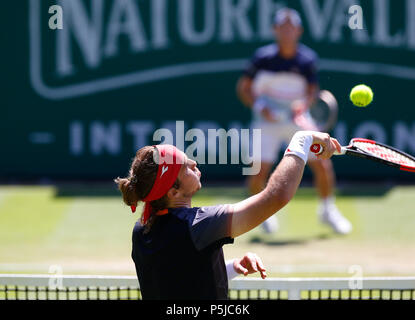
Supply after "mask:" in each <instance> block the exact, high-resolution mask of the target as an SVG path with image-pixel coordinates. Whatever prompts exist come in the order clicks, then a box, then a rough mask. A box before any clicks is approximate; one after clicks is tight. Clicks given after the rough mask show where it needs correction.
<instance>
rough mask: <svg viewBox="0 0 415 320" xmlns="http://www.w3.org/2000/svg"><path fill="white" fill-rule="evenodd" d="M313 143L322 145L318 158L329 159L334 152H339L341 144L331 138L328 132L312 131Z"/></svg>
mask: <svg viewBox="0 0 415 320" xmlns="http://www.w3.org/2000/svg"><path fill="white" fill-rule="evenodd" d="M313 144H320V145H322V146H323V152H322V153H321V154H319V155H317V158H319V159H330V158H331V157H332V156H333V154H334V152H336V151H338V152H341V148H342V147H341V145H340V143H339V142H338V141H337V140H336V139H335V138H331V137H330V135H329V134H328V133H323V132H313Z"/></svg>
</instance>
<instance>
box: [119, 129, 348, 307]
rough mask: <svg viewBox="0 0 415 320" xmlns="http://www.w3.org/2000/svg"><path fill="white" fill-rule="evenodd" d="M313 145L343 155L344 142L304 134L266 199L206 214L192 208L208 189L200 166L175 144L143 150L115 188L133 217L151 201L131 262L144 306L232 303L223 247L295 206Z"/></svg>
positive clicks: (262, 195)
mask: <svg viewBox="0 0 415 320" xmlns="http://www.w3.org/2000/svg"><path fill="white" fill-rule="evenodd" d="M313 143H319V144H321V145H323V147H324V152H323V153H322V154H321V155H320V156H319V157H321V158H322V159H328V158H330V157H331V156H332V155H333V153H334V151H335V150H336V149H337V150H338V151H340V145H339V143H338V142H337V140H335V139H332V138H330V136H329V135H328V134H325V133H319V132H312V131H299V132H297V133H296V134H295V135H294V137H293V138H292V140H291V143H290V145H289V146H288V148H287V151H286V153H285V156H284V157H283V159H282V160H281V162H280V164H279V165H278V167H277V168H276V169H275V171H274V172H273V174H272V175H271V177H270V179H269V181H268V184H267V186H266V188H265V189H264V190H263V191H262V192H260V193H258V194H256V195H254V196H252V197H250V198H248V199H246V200H243V201H241V202H238V203H235V204H225V205H218V206H212V207H200V208H199V207H192V204H191V201H192V196H193V195H194V194H195V193H196V192H197V191H198V190H199V189H200V188H201V183H200V176H201V173H200V171H199V169H198V168H197V164H196V162H195V161H193V160H191V159H189V158H187V156H186V155H185V154H184V153H183V152H182V151H180V150H179V149H176V148H175V147H174V146H171V145H157V146H147V147H144V148H141V149H140V150H138V151H137V154H136V156H135V158H134V160H133V162H132V164H131V168H130V171H129V176H128V177H126V178H117V179H116V180H115V182H116V183H117V184H118V187H119V189H120V191H121V193H122V196H123V200H124V202H125V203H126V204H127V205H128V206H131V209H132V211H133V212H134V211H135V209H136V206H137V204H138V202H139V201H143V202H144V210H143V213H142V216H141V219H140V220H139V221H138V222H137V223H136V225H135V227H134V230H133V236H132V242H133V246H132V258H133V260H134V263H135V266H136V272H137V276H138V280H139V283H140V288H141V291H142V297H143V299H151V300H156V299H157V300H158V299H192V300H193V299H203V300H208V299H227V297H228V275H227V270H226V269H227V267H226V264H225V260H224V256H223V251H222V246H223V245H224V244H228V243H233V239H234V238H235V237H238V236H240V235H242V234H244V233H246V232H248V231H250V230H252V229H253V228H255V227H256V226H258V225H259V224H261V223H262V222H263V221H265V220H266V219H267V218H268V217H270V216H271V215H272V214H274V213H275V212H277V211H279V210H280V209H281V208H283V207H284V206H285V205H286V204H287V203H288V202H289V201H290V200H291V198H292V197H293V196H294V194H295V192H296V190H297V188H298V186H299V184H300V181H301V178H302V176H303V171H304V166H305V163H306V162H307V159H308V155H309V152H310V147H311V145H312V144H313ZM245 258H246V257H244V258H242V259H241V260H239V261H244V259H245ZM248 260H250V259H248ZM237 261H238V260H237ZM258 261H260V260H258ZM258 261H255V259H252V260H251V262H250V263H248V264H246V263H245V264H244V266H245V267H248V268H249V269H250V271H252V270H253V271H256V270H255V269H260V271H261V269H263V268H262V267H259V268H258V264H257V262H258ZM235 265H236V264H235ZM259 265H261V263H259ZM239 266H241V264H239ZM263 271H264V270H262V271H261V272H263ZM237 272H238V271H237ZM262 276H263V277H264V274H263V273H262Z"/></svg>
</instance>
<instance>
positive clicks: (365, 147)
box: [310, 138, 415, 172]
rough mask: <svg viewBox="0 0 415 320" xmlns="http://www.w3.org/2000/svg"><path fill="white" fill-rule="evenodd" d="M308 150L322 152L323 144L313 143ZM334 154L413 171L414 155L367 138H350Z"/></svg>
mask: <svg viewBox="0 0 415 320" xmlns="http://www.w3.org/2000/svg"><path fill="white" fill-rule="evenodd" d="M310 150H311V152H314V153H315V154H317V155H318V154H321V153H322V152H323V146H322V145H320V144H313V145H312V146H311V148H310ZM334 154H335V155H348V156H354V157H359V158H365V159H369V160H372V161H376V162H380V163H383V164H385V165H388V166H391V167H395V168H398V169H400V170H402V171H408V172H415V157H413V156H411V155H409V154H406V153H404V152H402V151H400V150H398V149H395V148H392V147H390V146H387V145H384V144H382V143H379V142H376V141H372V140H368V139H360V138H355V139H352V140H351V141H350V144H349V145H348V146H347V147H342V148H341V152H340V153H339V152H338V151H336V152H335V153H334Z"/></svg>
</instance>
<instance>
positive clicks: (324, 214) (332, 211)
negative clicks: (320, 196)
mask: <svg viewBox="0 0 415 320" xmlns="http://www.w3.org/2000/svg"><path fill="white" fill-rule="evenodd" d="M318 215H319V218H320V221H321V222H322V223H324V224H327V225H329V226H330V227H331V228H332V229H333V230H334V231H335V232H336V233H338V234H342V235H345V234H349V233H350V232H352V229H353V227H352V224H351V223H350V221H349V220H347V219H346V218H345V217H344V216H343V215H342V214H341V212H340V211H339V209H337V207H336V205H335V204H330V205H326V206H324V205H322V204H320V206H319V208H318Z"/></svg>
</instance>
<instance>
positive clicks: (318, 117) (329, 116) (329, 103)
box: [309, 90, 339, 132]
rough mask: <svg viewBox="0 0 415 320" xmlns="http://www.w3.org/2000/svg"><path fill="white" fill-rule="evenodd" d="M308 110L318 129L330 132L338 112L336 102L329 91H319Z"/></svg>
mask: <svg viewBox="0 0 415 320" xmlns="http://www.w3.org/2000/svg"><path fill="white" fill-rule="evenodd" d="M309 110H310V115H311V117H312V118H313V120H314V122H315V124H316V125H317V127H318V130H319V131H321V132H330V131H331V130H332V129H333V128H334V126H335V125H336V123H337V119H338V113H339V111H338V103H337V100H336V98H335V97H334V95H333V94H332V93H331V92H330V91H327V90H322V91H320V93H319V96H318V98H317V100H316V102H315V103H314V104H313V105H312V106H311V107H310V109H309Z"/></svg>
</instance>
